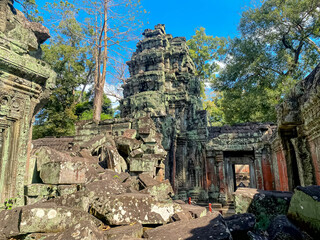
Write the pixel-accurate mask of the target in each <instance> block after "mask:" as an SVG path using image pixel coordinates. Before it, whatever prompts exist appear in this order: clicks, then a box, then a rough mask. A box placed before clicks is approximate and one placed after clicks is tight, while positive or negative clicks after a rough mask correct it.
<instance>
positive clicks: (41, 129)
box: [33, 2, 113, 139]
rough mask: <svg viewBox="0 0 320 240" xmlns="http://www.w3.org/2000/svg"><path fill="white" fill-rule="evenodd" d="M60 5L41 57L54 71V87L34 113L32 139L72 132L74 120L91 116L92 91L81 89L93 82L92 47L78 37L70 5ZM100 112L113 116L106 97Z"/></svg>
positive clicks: (79, 26) (79, 32)
mask: <svg viewBox="0 0 320 240" xmlns="http://www.w3.org/2000/svg"><path fill="white" fill-rule="evenodd" d="M61 4H63V7H64V9H65V11H64V13H63V15H62V16H61V21H60V22H59V24H58V26H56V31H57V32H59V35H57V37H56V38H55V40H54V41H52V42H51V44H50V45H45V46H43V52H44V60H45V61H46V62H47V63H49V64H50V65H51V66H52V68H53V69H54V71H55V72H56V73H57V81H56V88H55V89H54V91H53V94H52V95H51V96H50V98H49V101H48V103H47V104H46V105H45V107H44V108H43V109H42V110H41V111H40V113H39V114H38V115H37V116H36V122H35V125H34V128H33V138H34V139H36V138H41V137H45V136H57V137H60V136H70V135H73V134H74V123H75V122H76V121H78V120H82V119H90V116H91V119H92V113H91V115H90V111H91V112H92V101H91V99H92V92H90V93H85V91H84V88H85V87H86V86H88V85H90V84H92V82H93V69H94V67H95V64H94V60H93V59H92V58H93V57H92V49H91V48H90V47H89V46H87V45H86V44H85V42H84V40H83V38H82V36H83V35H84V30H83V29H82V27H81V25H80V23H79V22H77V21H76V19H75V17H74V14H75V11H76V10H75V9H74V7H73V6H72V5H69V4H68V5H66V4H67V2H61ZM59 6H60V5H59ZM60 7H61V6H60ZM81 88H82V89H81ZM79 89H81V90H80V91H79ZM103 114H104V115H103V118H105V119H107V118H112V115H113V110H112V108H111V102H110V100H109V99H108V98H107V97H105V99H104V112H103Z"/></svg>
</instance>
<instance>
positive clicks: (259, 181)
mask: <svg viewBox="0 0 320 240" xmlns="http://www.w3.org/2000/svg"><path fill="white" fill-rule="evenodd" d="M254 155H255V158H254V159H253V161H252V165H253V166H255V171H253V174H254V175H255V177H254V175H253V174H251V170H250V175H251V176H252V177H253V178H252V180H255V181H252V187H254V188H257V189H261V190H262V189H263V174H262V164H261V162H262V151H261V150H260V149H259V150H255V154H254ZM251 176H250V177H251ZM250 180H251V178H250Z"/></svg>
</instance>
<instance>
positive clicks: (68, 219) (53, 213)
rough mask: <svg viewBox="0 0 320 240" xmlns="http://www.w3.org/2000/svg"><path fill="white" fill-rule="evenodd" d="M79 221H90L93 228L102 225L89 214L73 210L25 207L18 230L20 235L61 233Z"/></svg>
mask: <svg viewBox="0 0 320 240" xmlns="http://www.w3.org/2000/svg"><path fill="white" fill-rule="evenodd" d="M41 205H42V206H41ZM81 220H88V221H92V224H95V226H99V225H101V224H102V223H101V222H100V221H99V220H98V219H96V218H94V217H93V216H91V215H90V214H88V213H86V212H83V211H80V210H77V209H73V208H68V207H56V206H52V207H50V206H49V205H47V204H39V205H37V206H36V205H34V206H25V207H22V208H21V216H20V224H19V229H20V234H27V233H37V232H45V233H54V232H61V231H63V230H65V229H67V228H69V227H71V226H72V225H74V224H76V223H78V222H79V221H81Z"/></svg>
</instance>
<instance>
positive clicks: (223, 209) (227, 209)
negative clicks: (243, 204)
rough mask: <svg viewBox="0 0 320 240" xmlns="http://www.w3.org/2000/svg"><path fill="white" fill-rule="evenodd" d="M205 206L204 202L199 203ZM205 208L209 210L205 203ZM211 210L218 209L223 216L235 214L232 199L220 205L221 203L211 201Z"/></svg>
mask: <svg viewBox="0 0 320 240" xmlns="http://www.w3.org/2000/svg"><path fill="white" fill-rule="evenodd" d="M201 205H203V206H205V205H204V204H201ZM206 207H207V210H208V211H209V206H208V204H206ZM211 207H212V211H218V212H220V213H221V214H222V216H223V217H230V216H232V215H234V214H236V211H235V207H234V203H233V202H232V201H229V202H227V205H225V206H222V204H221V203H212V204H211Z"/></svg>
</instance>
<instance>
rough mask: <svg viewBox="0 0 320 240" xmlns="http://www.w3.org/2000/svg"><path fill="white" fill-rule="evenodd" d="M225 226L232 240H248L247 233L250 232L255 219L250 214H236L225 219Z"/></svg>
mask: <svg viewBox="0 0 320 240" xmlns="http://www.w3.org/2000/svg"><path fill="white" fill-rule="evenodd" d="M225 221H226V224H227V226H228V228H229V230H230V232H231V234H232V237H233V238H234V239H239V240H242V239H244V240H245V239H248V235H247V232H248V231H252V230H253V228H254V225H255V224H256V217H255V216H254V215H253V214H251V213H243V214H236V215H233V216H230V217H227V218H225Z"/></svg>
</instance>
